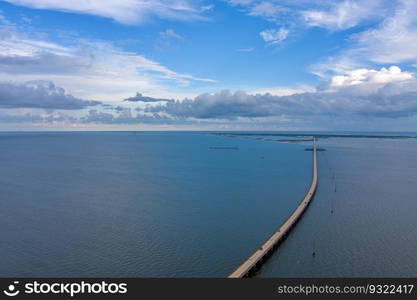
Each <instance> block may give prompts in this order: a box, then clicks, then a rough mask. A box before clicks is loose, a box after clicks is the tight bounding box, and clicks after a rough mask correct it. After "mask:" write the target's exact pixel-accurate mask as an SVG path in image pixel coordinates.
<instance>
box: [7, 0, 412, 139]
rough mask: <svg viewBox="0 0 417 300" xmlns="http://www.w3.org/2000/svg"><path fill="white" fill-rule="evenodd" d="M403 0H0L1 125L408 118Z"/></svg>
mask: <svg viewBox="0 0 417 300" xmlns="http://www.w3.org/2000/svg"><path fill="white" fill-rule="evenodd" d="M416 13H417V1H414V0H394V1H387V0H372V1H371V0H369V1H355V0H341V1H330V0H312V1H306V0H293V1H289V0H281V1H278V0H217V1H215V0H211V1H210V0H201V1H189V0H171V1H168V0H155V1H146V0H125V1H117V0H107V1H101V0H91V1H88V2H87V1H82V0H74V1H59V0H7V1H0V130H131V129H133V130H134V129H139V130H142V129H145V130H146V129H150V130H152V129H155V130H162V129H173V130H175V129H198V130H199V129H203V130H204V129H207V130H217V129H226V130H228V129H254V130H263V129H265V130H393V131H399V130H406V131H415V130H416V126H415V124H416V114H417V85H416V83H417V81H416V75H415V71H416V67H417V22H416V21H415V20H414V19H415V18H414V16H415V15H416Z"/></svg>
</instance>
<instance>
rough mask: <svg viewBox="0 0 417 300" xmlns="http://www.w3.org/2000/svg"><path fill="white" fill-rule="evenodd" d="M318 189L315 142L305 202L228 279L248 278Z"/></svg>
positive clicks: (299, 215)
mask: <svg viewBox="0 0 417 300" xmlns="http://www.w3.org/2000/svg"><path fill="white" fill-rule="evenodd" d="M316 188H317V150H316V143H315V141H314V140H313V178H312V182H311V186H310V188H309V190H308V192H307V194H306V195H305V197H304V199H303V201H301V202H300V204H299V205H298V207H297V208H296V209H295V210H294V211H293V213H292V214H291V215H290V217H289V218H288V219H287V220H286V221H285V222H284V223H283V224H282V225H281V227H280V228H279V229H278V230H277V231H275V233H274V234H272V236H271V237H270V238H269V239H268V240H267V241H266V242H265V243H264V244H263V245H262V246H261V247H260V248H259V249H257V250H256V251H255V252H253V254H252V255H251V256H250V257H249V258H248V259H247V260H246V261H244V262H243V263H242V264H241V265H240V266H239V267H238V268H237V269H236V270H235V271H233V272H232V273H231V274H230V275H229V276H228V278H242V277H248V276H249V274H250V273H251V271H253V270H254V269H256V268H257V267H259V266H260V264H261V263H262V262H263V260H264V258H266V257H267V256H268V255H269V254H270V253H271V251H272V250H273V249H274V248H275V247H276V246H277V245H278V244H279V243H280V242H281V241H282V240H283V239H284V238H285V237H286V235H287V234H288V233H289V231H290V230H291V228H292V227H293V226H294V225H295V223H297V221H298V220H299V219H300V218H301V216H302V214H303V213H304V211H305V209H306V208H307V206H308V205H309V204H310V201H311V199H312V198H313V196H314V193H315V192H316Z"/></svg>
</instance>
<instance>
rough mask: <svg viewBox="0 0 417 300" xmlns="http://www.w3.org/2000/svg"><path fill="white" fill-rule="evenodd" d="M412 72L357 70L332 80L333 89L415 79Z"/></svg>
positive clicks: (390, 68)
mask: <svg viewBox="0 0 417 300" xmlns="http://www.w3.org/2000/svg"><path fill="white" fill-rule="evenodd" d="M413 78H414V75H413V73H411V72H406V71H401V69H400V68H399V67H397V66H391V67H389V68H388V69H387V68H381V70H379V71H377V70H372V69H357V70H353V71H349V72H347V73H346V74H344V75H336V76H333V77H332V78H331V80H330V87H331V88H334V87H336V88H338V87H347V86H352V85H360V84H386V83H391V82H397V81H404V80H410V79H413Z"/></svg>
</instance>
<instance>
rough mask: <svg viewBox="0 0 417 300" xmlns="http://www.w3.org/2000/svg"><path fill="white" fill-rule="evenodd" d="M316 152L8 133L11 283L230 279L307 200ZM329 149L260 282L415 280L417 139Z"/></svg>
mask: <svg viewBox="0 0 417 300" xmlns="http://www.w3.org/2000/svg"><path fill="white" fill-rule="evenodd" d="M307 145H308V143H307V142H304V143H291V144H290V143H278V142H276V141H275V142H274V141H265V140H255V139H254V137H253V136H252V137H251V138H250V139H248V138H245V137H242V136H240V137H235V138H231V137H222V136H213V135H210V134H208V133H197V132H196V133H175V132H171V133H161V132H147V133H143V132H138V133H133V132H113V133H111V132H98V133H97V132H96V133H94V132H90V133H87V132H84V133H0V167H1V172H0V228H1V230H0V276H2V277H4V276H8V277H18V276H39V277H42V276H51V277H54V276H59V277H65V276H67V277H77V276H78V277H90V276H91V277H133V276H137V277H162V276H163V277H223V276H225V275H227V274H228V273H229V272H230V271H232V270H233V268H234V267H236V266H237V265H238V264H239V263H241V262H242V260H244V259H245V258H246V257H247V256H248V255H249V254H250V253H251V252H252V251H254V250H255V249H256V248H257V247H259V245H260V244H261V243H262V242H263V241H264V240H265V239H266V238H267V237H268V236H269V235H270V234H271V233H272V232H273V231H274V230H275V229H276V228H277V227H278V226H279V225H280V224H281V223H282V222H283V221H284V220H285V219H286V218H287V217H288V216H289V214H290V213H291V211H292V210H293V209H294V208H295V207H296V206H297V204H298V202H299V201H300V200H301V199H302V198H303V197H304V194H305V192H306V190H307V188H308V187H309V185H310V181H311V152H306V151H304V148H305V147H306V146H307ZM225 146H227V147H238V150H232V149H210V147H225ZM319 146H321V147H325V148H326V149H327V151H325V152H320V153H319V188H318V190H317V194H316V197H315V198H314V200H313V202H312V204H311V206H310V207H309V209H308V211H307V212H306V214H305V215H304V217H303V218H302V220H301V221H300V222H299V223H298V224H297V226H296V227H295V229H294V231H293V232H292V233H291V234H290V236H289V238H288V239H287V240H286V241H285V242H284V243H283V244H282V246H281V247H280V248H279V250H278V251H277V252H276V253H275V254H274V255H273V256H272V257H271V259H270V260H269V261H268V262H267V263H266V264H265V265H264V267H263V268H262V269H261V270H260V272H259V273H258V276H261V277H277V276H279V277H288V276H290V277H299V276H312V277H314V276H330V277H333V276H336V277H337V276H417V258H416V253H417V229H416V228H417V192H416V191H417V190H416V187H417V171H416V170H417V151H416V149H417V139H370V138H366V139H365V138H361V139H359V138H326V139H320V140H319ZM332 210H333V213H332V212H331V211H332ZM313 251H315V252H316V255H315V256H314V257H313V256H312V255H311V254H312V252H313Z"/></svg>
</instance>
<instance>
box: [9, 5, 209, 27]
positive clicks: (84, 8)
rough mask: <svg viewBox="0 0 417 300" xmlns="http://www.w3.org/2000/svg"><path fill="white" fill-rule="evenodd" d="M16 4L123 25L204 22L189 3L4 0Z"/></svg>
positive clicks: (199, 10) (198, 8) (198, 9)
mask: <svg viewBox="0 0 417 300" xmlns="http://www.w3.org/2000/svg"><path fill="white" fill-rule="evenodd" d="M5 1H7V2H9V3H12V4H15V5H21V6H26V7H30V8H35V9H49V10H58V11H65V12H73V13H81V14H89V15H95V16H100V17H104V18H110V19H113V20H115V21H117V22H119V23H123V24H138V23H142V22H144V21H146V20H147V19H149V18H152V17H156V18H161V19H174V20H183V21H189V20H204V19H205V18H204V16H202V15H201V12H202V11H204V10H203V9H201V8H200V7H198V6H196V5H195V2H194V1H190V0H152V1H148V0H124V1H120V0H106V1H103V0H89V1H85V0H71V1H61V0H5Z"/></svg>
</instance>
